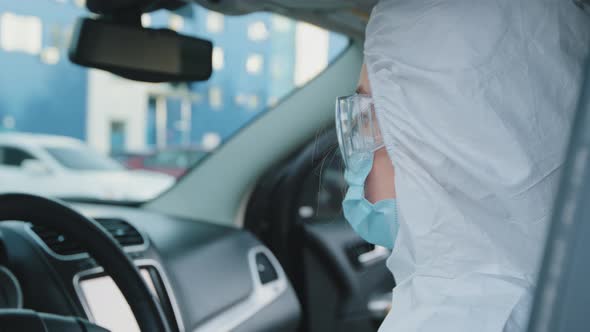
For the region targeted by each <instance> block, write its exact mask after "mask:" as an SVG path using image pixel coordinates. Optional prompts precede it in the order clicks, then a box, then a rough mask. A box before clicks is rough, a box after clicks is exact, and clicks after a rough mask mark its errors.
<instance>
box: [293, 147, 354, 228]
mask: <svg viewBox="0 0 590 332" xmlns="http://www.w3.org/2000/svg"><path fill="white" fill-rule="evenodd" d="M301 193H302V194H301V196H300V198H299V217H300V218H301V219H302V220H305V221H306V222H311V223H318V222H334V221H337V220H343V219H344V216H343V214H342V200H343V199H344V195H345V194H346V181H345V180H344V164H343V162H342V159H341V157H340V153H339V151H338V150H336V151H332V152H330V153H328V154H327V155H326V156H325V157H324V158H323V159H322V160H321V161H320V162H319V164H318V165H317V166H316V167H314V169H313V171H312V172H311V173H310V174H308V176H307V178H306V179H305V180H304V182H303V188H302V191H301Z"/></svg>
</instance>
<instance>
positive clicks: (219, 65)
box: [212, 47, 224, 70]
mask: <svg viewBox="0 0 590 332" xmlns="http://www.w3.org/2000/svg"><path fill="white" fill-rule="evenodd" d="M212 62H213V69H215V70H221V69H223V65H224V57H223V48H221V47H213V55H212Z"/></svg>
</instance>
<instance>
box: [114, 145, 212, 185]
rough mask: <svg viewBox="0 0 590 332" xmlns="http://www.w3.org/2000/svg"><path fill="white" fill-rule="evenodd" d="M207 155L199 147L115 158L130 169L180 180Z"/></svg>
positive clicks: (130, 154) (117, 155)
mask: <svg viewBox="0 0 590 332" xmlns="http://www.w3.org/2000/svg"><path fill="white" fill-rule="evenodd" d="M206 155H207V151H205V150H203V149H201V148H199V147H172V148H166V149H162V150H156V151H152V152H123V153H116V154H114V155H113V158H115V159H116V160H118V161H119V162H121V163H122V164H123V165H125V166H126V167H127V168H129V169H145V170H150V171H155V172H159V173H164V174H169V175H172V176H174V177H175V178H179V177H181V176H183V175H184V174H185V173H186V172H187V170H188V169H189V168H190V167H191V166H192V165H195V164H196V163H197V161H199V160H200V159H201V158H203V157H205V156H206Z"/></svg>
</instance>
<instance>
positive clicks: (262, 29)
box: [248, 21, 268, 42]
mask: <svg viewBox="0 0 590 332" xmlns="http://www.w3.org/2000/svg"><path fill="white" fill-rule="evenodd" d="M267 38H268V29H267V28H266V24H264V22H262V21H256V22H254V23H250V25H248V39H250V40H251V41H255V42H259V41H264V40H266V39H267Z"/></svg>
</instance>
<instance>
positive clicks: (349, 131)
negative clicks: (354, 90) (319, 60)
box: [336, 94, 383, 169]
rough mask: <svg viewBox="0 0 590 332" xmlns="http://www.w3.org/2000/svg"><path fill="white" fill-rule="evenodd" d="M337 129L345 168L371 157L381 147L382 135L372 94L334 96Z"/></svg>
mask: <svg viewBox="0 0 590 332" xmlns="http://www.w3.org/2000/svg"><path fill="white" fill-rule="evenodd" d="M336 133H337V135H338V144H339V145H340V152H341V153H342V159H343V160H344V165H345V166H346V168H349V169H351V168H353V167H354V164H356V163H357V162H359V161H361V160H363V159H366V158H373V153H374V152H375V151H376V150H378V149H380V148H381V147H383V138H382V137H381V131H380V130H379V125H378V123H377V118H376V117H375V107H374V105H373V99H372V98H371V96H368V95H363V94H354V95H352V96H347V97H340V98H338V99H337V100H336Z"/></svg>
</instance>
